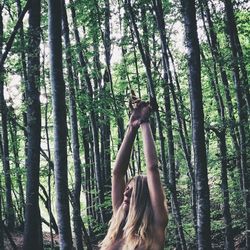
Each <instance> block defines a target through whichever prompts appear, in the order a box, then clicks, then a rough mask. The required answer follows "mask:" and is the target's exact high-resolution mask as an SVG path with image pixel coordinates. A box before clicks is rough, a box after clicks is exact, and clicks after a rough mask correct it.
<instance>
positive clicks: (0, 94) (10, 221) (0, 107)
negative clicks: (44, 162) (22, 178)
mask: <svg viewBox="0 0 250 250" xmlns="http://www.w3.org/2000/svg"><path fill="white" fill-rule="evenodd" d="M0 8H1V10H0V11H1V13H0V56H1V59H2V56H3V54H2V47H3V19H2V6H0ZM0 112H1V117H2V122H1V127H2V149H3V154H2V161H3V169H4V177H5V197H6V223H7V226H8V229H9V230H10V231H12V230H13V229H14V226H15V213H14V207H13V201H12V195H11V177H10V163H9V138H8V126H7V123H8V109H7V106H6V101H5V99H4V67H3V65H1V66H0Z"/></svg>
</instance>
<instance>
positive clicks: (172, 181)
mask: <svg viewBox="0 0 250 250" xmlns="http://www.w3.org/2000/svg"><path fill="white" fill-rule="evenodd" d="M153 7H154V10H155V17H156V20H157V26H158V30H159V33H160V39H161V51H162V62H163V74H164V75H163V80H164V99H165V112H166V124H167V137H168V161H169V186H170V191H171V201H172V204H173V205H172V209H174V210H175V211H174V213H173V214H174V215H175V221H176V225H177V230H178V235H179V238H180V242H181V249H184V250H185V249H187V245H186V240H185V236H184V231H183V226H182V219H181V213H180V207H179V203H178V199H177V191H176V176H175V173H176V168H175V150H174V138H173V129H172V117H171V102H170V93H169V85H170V84H172V85H173V82H172V74H171V72H170V69H169V58H168V54H167V43H166V31H165V21H164V15H163V9H162V2H161V0H153Z"/></svg>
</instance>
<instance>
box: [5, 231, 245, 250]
mask: <svg viewBox="0 0 250 250" xmlns="http://www.w3.org/2000/svg"><path fill="white" fill-rule="evenodd" d="M11 237H12V240H13V241H14V243H15V245H16V247H15V246H13V244H11V243H10V240H9V239H8V238H5V240H4V249H5V250H21V249H23V233H21V232H15V233H12V234H11ZM53 237H54V249H56V250H57V249H58V250H59V236H58V235H53ZM234 241H235V250H245V249H246V248H245V247H244V245H245V239H244V236H243V235H242V234H240V235H237V236H236V237H235V238H234ZM213 243H215V242H213ZM43 244H44V249H45V250H49V249H51V238H50V234H49V233H43ZM213 245H214V246H215V245H216V244H213ZM221 247H222V248H221ZM221 247H219V246H217V247H214V248H213V249H214V250H221V249H223V246H221ZM93 249H94V250H97V249H98V248H93ZM167 249H169V248H167ZM173 249H176V248H173ZM34 250H35V249H34ZM190 250H192V249H190Z"/></svg>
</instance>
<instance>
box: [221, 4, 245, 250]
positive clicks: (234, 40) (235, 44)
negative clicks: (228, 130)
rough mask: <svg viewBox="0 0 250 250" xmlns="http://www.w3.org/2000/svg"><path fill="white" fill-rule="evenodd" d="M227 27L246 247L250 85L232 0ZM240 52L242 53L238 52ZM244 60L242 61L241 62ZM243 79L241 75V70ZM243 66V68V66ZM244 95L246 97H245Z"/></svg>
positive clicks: (227, 13)
mask: <svg viewBox="0 0 250 250" xmlns="http://www.w3.org/2000/svg"><path fill="white" fill-rule="evenodd" d="M225 11H226V17H227V21H226V26H227V27H226V28H227V32H228V33H229V39H230V45H231V51H232V69H233V80H234V84H235V89H236V96H237V108H238V114H239V134H240V152H241V154H240V160H241V172H242V178H243V179H242V184H243V196H244V203H245V204H244V205H245V209H246V248H247V249H249V248H250V160H249V159H250V157H249V156H250V153H249V152H250V130H249V124H248V110H247V105H248V108H249V107H250V94H249V86H248V85H247V76H246V75H245V74H244V71H245V69H244V67H243V66H244V65H243V58H242V56H243V55H242V53H241V52H240V51H241V47H240V43H239V38H238V34H237V28H236V24H235V19H234V13H233V5H232V2H231V0H226V1H225ZM239 52H240V55H239V54H238V53H239ZM240 61H242V63H240ZM238 65H240V68H241V71H242V72H241V73H242V75H243V79H241V77H240V70H239V66H238ZM242 67H243V68H242ZM244 95H245V96H246V98H244Z"/></svg>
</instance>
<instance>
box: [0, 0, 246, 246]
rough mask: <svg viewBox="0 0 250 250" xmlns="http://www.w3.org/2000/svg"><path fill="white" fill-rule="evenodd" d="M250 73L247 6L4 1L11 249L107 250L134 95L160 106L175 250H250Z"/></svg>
mask: <svg viewBox="0 0 250 250" xmlns="http://www.w3.org/2000/svg"><path fill="white" fill-rule="evenodd" d="M249 75H250V3H249V1H247V0H178V1H173V0H48V1H41V0H0V157H1V161H0V173H1V176H0V249H27V250H38V249H65V250H66V249H77V250H81V249H88V250H91V249H93V250H94V249H99V248H98V244H99V242H100V241H101V240H102V239H103V238H104V236H105V235H106V233H107V229H108V223H109V221H110V218H111V216H112V205H111V177H112V169H113V165H114V161H115V158H116V155H117V152H118V149H119V147H120V145H121V142H122V140H123V138H124V134H125V131H126V129H127V126H128V121H129V116H130V109H129V100H130V98H131V91H132V92H133V91H134V92H135V93H136V94H137V96H138V97H139V98H140V99H142V100H145V101H147V100H148V101H150V104H151V106H152V108H153V113H152V115H151V118H150V124H151V127H152V131H153V136H154V140H155V143H156V148H157V153H158V158H159V159H158V161H159V169H160V175H161V179H162V183H163V185H164V192H165V194H166V198H167V206H168V211H169V221H168V225H167V228H166V237H165V238H166V240H165V247H164V249H178V250H186V249H191V250H192V249H200V250H209V249H218V250H219V249H226V250H231V249H250V192H249V190H250V126H249V124H250V122H249V120H250V83H249ZM143 173H145V156H144V155H143V150H142V138H141V135H140V133H138V134H137V136H136V138H135V143H134V146H133V149H132V153H131V157H130V163H129V169H128V172H127V178H130V177H132V176H135V175H137V174H143ZM131 250H132V249H131ZM152 250H154V249H152Z"/></svg>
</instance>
